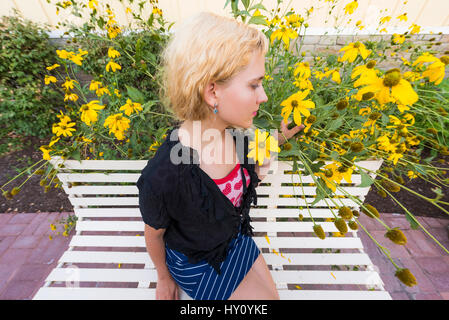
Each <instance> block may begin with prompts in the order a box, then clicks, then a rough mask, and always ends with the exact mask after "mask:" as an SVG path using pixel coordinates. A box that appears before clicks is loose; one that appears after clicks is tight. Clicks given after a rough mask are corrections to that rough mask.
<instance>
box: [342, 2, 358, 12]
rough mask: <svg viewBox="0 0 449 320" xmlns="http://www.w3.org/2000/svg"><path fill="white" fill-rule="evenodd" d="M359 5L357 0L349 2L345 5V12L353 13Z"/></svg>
mask: <svg viewBox="0 0 449 320" xmlns="http://www.w3.org/2000/svg"><path fill="white" fill-rule="evenodd" d="M358 6H359V4H358V3H357V0H355V1H352V2H350V3H348V4H347V5H346V6H345V14H353V13H354V10H355V9H357V7H358Z"/></svg>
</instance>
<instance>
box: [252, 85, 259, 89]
mask: <svg viewBox="0 0 449 320" xmlns="http://www.w3.org/2000/svg"><path fill="white" fill-rule="evenodd" d="M251 88H253V89H257V88H259V85H258V84H252V85H251Z"/></svg>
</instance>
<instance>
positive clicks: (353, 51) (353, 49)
mask: <svg viewBox="0 0 449 320" xmlns="http://www.w3.org/2000/svg"><path fill="white" fill-rule="evenodd" d="M342 51H344V52H345V53H344V55H343V57H342V58H341V59H342V61H346V60H348V62H351V63H352V62H354V60H355V59H356V58H357V56H358V55H359V54H360V56H361V57H362V58H363V60H365V59H366V58H367V57H368V56H369V55H370V54H371V50H368V49H366V47H365V45H364V44H363V43H361V42H359V41H357V42H354V43H350V44H348V45H347V46H346V47H343V48H341V49H340V51H339V52H342Z"/></svg>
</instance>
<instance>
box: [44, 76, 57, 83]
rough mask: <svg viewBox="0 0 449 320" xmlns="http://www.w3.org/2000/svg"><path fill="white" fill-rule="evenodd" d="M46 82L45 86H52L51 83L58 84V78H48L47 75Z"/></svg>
mask: <svg viewBox="0 0 449 320" xmlns="http://www.w3.org/2000/svg"><path fill="white" fill-rule="evenodd" d="M44 81H45V84H47V85H48V84H50V83H51V82H53V83H56V81H57V80H56V78H55V77H53V76H47V75H45V79H44Z"/></svg>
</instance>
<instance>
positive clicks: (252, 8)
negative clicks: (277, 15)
mask: <svg viewBox="0 0 449 320" xmlns="http://www.w3.org/2000/svg"><path fill="white" fill-rule="evenodd" d="M254 9H256V10H257V9H261V10H265V11H267V8H265V7H264V5H263V4H262V3H258V4H255V5H253V6H252V7H251V8H249V9H248V11H251V10H254Z"/></svg>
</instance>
